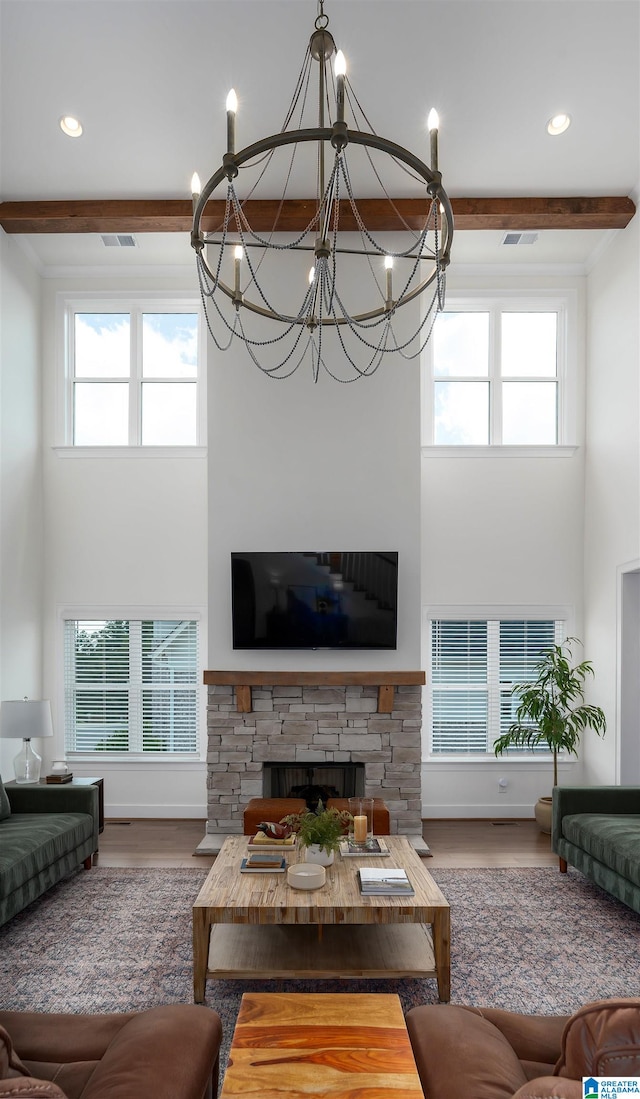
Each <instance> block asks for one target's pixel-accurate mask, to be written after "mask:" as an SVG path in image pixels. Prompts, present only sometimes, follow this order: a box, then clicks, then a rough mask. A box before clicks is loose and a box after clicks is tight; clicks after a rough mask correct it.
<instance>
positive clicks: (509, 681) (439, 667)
mask: <svg viewBox="0 0 640 1099" xmlns="http://www.w3.org/2000/svg"><path fill="white" fill-rule="evenodd" d="M563 625H564V624H563V623H562V622H559V621H557V622H554V621H551V620H533V621H531V620H530V621H515V620H514V621H511V620H505V621H499V620H467V621H462V620H460V621H457V620H454V621H451V620H443V619H434V620H433V621H432V622H431V685H430V686H431V689H430V696H431V752H432V753H433V754H434V755H438V754H443V755H444V754H447V755H460V754H464V755H474V754H475V755H477V754H486V753H493V745H494V742H495V741H496V740H497V738H498V737H499V736H501V735H502V733H504V732H506V730H507V728H508V726H509V725H510V724H511V723H512V722H513V721H514V720H515V711H516V709H517V706H518V698H517V694H516V695H512V694H511V688H512V686H513V684H514V683H523V682H526V681H528V680H531V679H534V678H535V665H536V663H537V661H538V660H539V659H540V654H541V651H542V650H543V649H545V648H548V646H549V645H553V644H557V643H560V641H561V640H562V636H563ZM542 750H543V751H544V750H545V749H544V748H543V749H542ZM510 751H511V749H510ZM527 751H530V749H527Z"/></svg>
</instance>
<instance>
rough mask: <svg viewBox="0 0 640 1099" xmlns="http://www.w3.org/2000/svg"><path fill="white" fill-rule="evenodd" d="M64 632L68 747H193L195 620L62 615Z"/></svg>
mask: <svg viewBox="0 0 640 1099" xmlns="http://www.w3.org/2000/svg"><path fill="white" fill-rule="evenodd" d="M64 631H65V632H64V637H65V645H64V653H65V656H64V660H65V739H66V747H67V750H68V751H70V752H73V751H76V752H128V753H139V752H161V753H182V754H184V753H189V754H194V753H196V752H197V749H198V713H197V709H198V705H197V702H198V694H197V689H198V629H197V622H193V621H191V622H190V621H166V620H153V621H152V620H147V621H122V620H111V621H78V620H68V621H66V622H65V624H64Z"/></svg>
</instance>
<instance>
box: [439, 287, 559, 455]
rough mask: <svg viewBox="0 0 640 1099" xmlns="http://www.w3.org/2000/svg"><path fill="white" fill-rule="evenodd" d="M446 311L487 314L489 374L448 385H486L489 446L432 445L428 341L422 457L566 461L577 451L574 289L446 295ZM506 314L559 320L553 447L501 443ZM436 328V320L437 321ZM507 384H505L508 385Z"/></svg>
mask: <svg viewBox="0 0 640 1099" xmlns="http://www.w3.org/2000/svg"><path fill="white" fill-rule="evenodd" d="M445 312H448V313H463V312H474V313H487V312H488V313H489V372H488V374H487V375H486V379H485V378H484V377H479V376H477V375H476V376H474V377H468V376H467V375H460V376H456V377H455V378H451V379H450V380H451V381H474V382H483V381H485V380H486V381H487V382H488V384H489V442H488V443H484V444H468V445H467V444H461V443H457V444H446V443H435V442H434V434H435V399H434V393H435V382H436V380H443V379H440V378H436V376H435V375H434V369H433V366H434V363H433V355H434V344H433V340H429V342H428V344H427V346H426V348H425V351H424V353H423V356H422V363H421V367H422V369H421V378H422V427H421V435H422V453H423V455H425V456H437V457H442V456H445V455H453V456H456V457H461V456H467V457H482V456H484V455H502V456H513V455H518V456H520V457H522V456H527V455H529V454H531V455H538V456H540V455H542V456H569V455H571V454H572V453H573V452H574V451H575V449H576V443H577V424H578V412H577V407H576V402H577V361H578V327H577V314H578V295H577V291H576V290H572V289H563V290H557V289H545V290H478V291H473V292H470V291H463V290H447V302H446V307H445ZM503 312H508V313H528V312H538V313H550V312H555V313H557V316H558V328H557V373H556V385H557V441H556V442H555V443H523V444H513V443H502V442H501V441H496V438H497V437H499V438H500V439H501V431H502V382H503V379H502V376H501V373H500V338H499V328H500V325H499V316H500V314H501V313H503ZM436 323H437V320H436ZM508 380H509V379H505V381H508ZM516 380H517V381H522V382H524V381H529V380H531V381H534V382H548V381H551V380H553V379H551V378H544V377H537V378H533V379H529V378H528V377H522V378H520V377H518V378H517V379H516Z"/></svg>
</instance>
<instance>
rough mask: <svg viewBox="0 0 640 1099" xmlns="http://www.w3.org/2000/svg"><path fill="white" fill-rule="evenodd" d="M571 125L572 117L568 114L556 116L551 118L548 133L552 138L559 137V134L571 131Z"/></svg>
mask: <svg viewBox="0 0 640 1099" xmlns="http://www.w3.org/2000/svg"><path fill="white" fill-rule="evenodd" d="M570 125H571V115H568V114H554V116H553V118H550V119H549V121H548V122H547V133H548V134H551V136H552V137H557V135H558V134H563V133H564V131H565V130H568V129H569V126H570Z"/></svg>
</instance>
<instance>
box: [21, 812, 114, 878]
mask: <svg viewBox="0 0 640 1099" xmlns="http://www.w3.org/2000/svg"><path fill="white" fill-rule="evenodd" d="M0 831H1V834H2V840H1V842H0V894H1V895H3V896H8V895H9V894H10V893H12V892H13V891H14V890H16V889H18V888H19V887H20V886H21V885H23V884H24V882H26V881H29V880H30V879H31V878H33V877H35V876H36V875H37V874H39V873H41V872H42V871H43V870H46V869H47V868H48V867H50V866H52V865H54V864H55V863H56V862H58V860H59V859H61V858H62V857H63V856H64V855H66V854H67V853H68V852H69V851H72V850H74V849H75V848H76V847H79V846H80V845H81V844H83V843H85V842H86V841H87V840H90V839H91V837H92V835H93V820H92V818H91V817H90V816H89V815H88V814H86V813H13V814H12V815H11V816H10V817H8V818H7V819H6V820H3V821H2V823H0Z"/></svg>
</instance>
